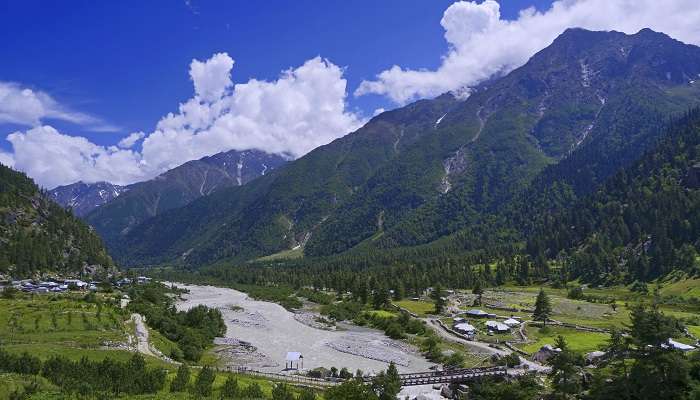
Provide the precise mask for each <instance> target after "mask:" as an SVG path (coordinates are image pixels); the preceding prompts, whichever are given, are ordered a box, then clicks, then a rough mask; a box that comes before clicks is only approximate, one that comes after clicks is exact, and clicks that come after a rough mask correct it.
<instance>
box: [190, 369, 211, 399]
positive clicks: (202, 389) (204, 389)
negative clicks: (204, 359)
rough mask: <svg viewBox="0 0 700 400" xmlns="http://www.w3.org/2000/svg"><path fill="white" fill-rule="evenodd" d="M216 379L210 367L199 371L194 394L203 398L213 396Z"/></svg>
mask: <svg viewBox="0 0 700 400" xmlns="http://www.w3.org/2000/svg"><path fill="white" fill-rule="evenodd" d="M214 378H215V375H214V371H212V370H211V368H210V367H209V366H208V365H205V366H204V367H203V368H202V370H201V371H199V375H197V379H196V380H195V382H194V388H193V391H194V394H195V395H197V396H202V397H208V396H211V392H212V384H213V383H214Z"/></svg>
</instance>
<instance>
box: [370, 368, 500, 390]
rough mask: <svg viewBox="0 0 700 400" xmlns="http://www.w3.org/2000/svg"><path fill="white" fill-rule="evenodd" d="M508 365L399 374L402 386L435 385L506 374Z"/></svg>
mask: <svg viewBox="0 0 700 400" xmlns="http://www.w3.org/2000/svg"><path fill="white" fill-rule="evenodd" d="M506 375H508V370H507V369H506V367H486V368H460V369H451V370H446V371H431V372H415V373H408V374H399V378H400V379H401V386H418V385H434V384H437V383H462V382H466V381H469V380H472V379H476V378H481V377H485V376H506ZM372 379H374V377H366V378H365V382H367V383H370V382H372Z"/></svg>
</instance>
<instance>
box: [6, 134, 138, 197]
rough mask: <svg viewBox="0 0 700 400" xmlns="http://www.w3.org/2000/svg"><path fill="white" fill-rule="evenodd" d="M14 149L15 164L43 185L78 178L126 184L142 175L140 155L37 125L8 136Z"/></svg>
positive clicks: (69, 181)
mask: <svg viewBox="0 0 700 400" xmlns="http://www.w3.org/2000/svg"><path fill="white" fill-rule="evenodd" d="M7 140H8V141H9V142H10V143H12V147H13V149H14V164H15V165H14V167H15V168H16V169H18V170H21V171H24V172H26V173H27V174H28V175H29V176H31V177H32V178H34V179H35V180H36V181H37V183H39V184H40V185H42V186H44V187H49V188H51V187H54V186H57V185H63V184H67V183H72V182H76V181H79V180H82V181H85V182H97V181H102V180H106V181H110V182H115V183H125V182H129V181H133V180H136V179H139V178H140V177H141V176H143V174H144V172H145V168H144V166H143V165H141V157H140V155H139V154H138V153H135V152H133V151H131V150H120V149H117V148H116V147H114V146H111V147H108V148H105V147H103V146H98V145H96V144H93V143H91V142H90V141H89V140H87V139H85V138H83V137H78V136H70V135H64V134H61V133H59V132H58V131H57V130H56V129H54V128H52V127H51V126H48V125H46V126H37V127H35V128H32V129H30V130H28V131H26V132H15V133H12V134H10V135H8V136H7Z"/></svg>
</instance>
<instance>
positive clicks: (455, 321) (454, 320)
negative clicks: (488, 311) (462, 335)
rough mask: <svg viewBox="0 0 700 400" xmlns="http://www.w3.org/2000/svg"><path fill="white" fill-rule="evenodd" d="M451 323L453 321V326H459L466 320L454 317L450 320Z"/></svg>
mask: <svg viewBox="0 0 700 400" xmlns="http://www.w3.org/2000/svg"><path fill="white" fill-rule="evenodd" d="M452 321H453V322H454V323H455V324H461V323H462V322H465V321H466V319H464V318H462V317H455V318H452Z"/></svg>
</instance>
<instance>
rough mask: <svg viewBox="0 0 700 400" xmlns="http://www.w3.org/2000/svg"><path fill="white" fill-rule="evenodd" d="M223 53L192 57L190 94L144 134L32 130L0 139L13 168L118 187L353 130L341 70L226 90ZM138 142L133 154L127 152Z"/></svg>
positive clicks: (294, 150) (300, 73) (311, 69)
mask: <svg viewBox="0 0 700 400" xmlns="http://www.w3.org/2000/svg"><path fill="white" fill-rule="evenodd" d="M233 64H234V61H233V59H231V57H229V56H228V55H227V54H226V53H219V54H215V55H214V56H212V57H211V58H210V59H209V60H206V61H198V60H193V61H192V63H191V65H190V78H191V80H192V82H193V85H194V97H192V98H191V99H190V100H188V101H186V102H184V103H182V104H180V106H179V109H178V112H176V113H169V114H168V115H166V116H164V117H163V118H162V119H161V120H160V121H159V122H158V124H157V126H156V128H155V130H154V131H153V132H151V133H149V134H143V133H141V132H136V133H132V134H131V135H129V136H127V137H125V138H123V139H122V140H121V141H120V142H119V144H118V146H112V147H103V146H98V145H95V144H93V143H91V142H90V141H88V140H87V139H85V138H82V137H73V136H70V135H65V134H61V133H59V132H58V131H56V130H55V129H54V128H52V127H50V126H38V127H35V128H34V129H31V130H29V131H26V132H15V133H13V134H11V135H9V136H8V140H9V141H10V142H11V143H12V146H13V149H14V163H15V167H16V168H17V169H20V170H23V171H25V172H27V173H28V174H29V175H30V176H32V177H33V178H35V179H36V180H37V181H38V182H39V183H40V184H42V185H44V186H46V187H53V186H56V185H61V184H67V183H71V182H75V181H77V180H83V181H85V182H95V181H101V180H106V181H110V182H113V183H118V184H127V183H132V182H135V181H140V180H145V179H150V178H152V177H154V176H156V175H157V174H159V173H162V172H164V171H166V170H168V169H171V168H174V167H176V166H178V165H180V164H182V163H184V162H186V161H189V160H193V159H198V158H201V157H204V156H207V155H211V154H215V153H218V152H222V151H227V150H231V149H236V150H247V149H259V150H264V151H267V152H269V153H277V154H283V155H286V156H288V157H299V156H301V155H303V154H306V153H307V152H309V151H310V150H312V149H314V148H316V147H318V146H320V145H323V144H326V143H329V142H330V141H332V140H334V139H336V138H338V137H340V136H343V135H345V134H347V133H348V132H350V131H353V130H355V129H357V128H359V127H360V126H361V125H362V124H363V123H364V120H363V119H362V118H361V117H360V116H358V115H356V114H355V113H353V112H350V111H348V110H347V108H346V103H345V100H346V97H347V92H346V88H347V82H346V80H345V79H344V78H343V69H342V68H340V67H338V66H336V65H334V64H333V63H331V62H330V61H328V60H325V59H322V58H320V57H316V58H313V59H310V60H308V61H306V62H305V63H304V64H303V65H301V66H299V67H297V68H293V69H292V68H290V69H288V70H286V71H283V72H282V73H281V75H280V76H279V78H278V79H277V80H275V81H264V80H257V79H251V80H249V81H248V82H246V83H240V84H236V85H233V83H232V81H231V69H232V67H233ZM139 140H143V142H142V144H141V150H140V151H135V150H132V149H131V148H132V147H133V145H134V144H135V143H136V142H137V141H139Z"/></svg>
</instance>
